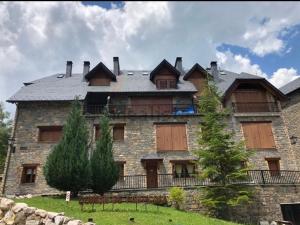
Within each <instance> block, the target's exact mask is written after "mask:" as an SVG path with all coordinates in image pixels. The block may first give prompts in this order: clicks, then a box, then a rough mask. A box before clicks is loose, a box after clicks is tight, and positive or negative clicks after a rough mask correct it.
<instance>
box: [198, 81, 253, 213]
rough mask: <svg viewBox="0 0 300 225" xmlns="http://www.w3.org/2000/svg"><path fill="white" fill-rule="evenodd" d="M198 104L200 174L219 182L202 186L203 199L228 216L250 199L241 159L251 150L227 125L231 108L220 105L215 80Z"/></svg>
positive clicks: (245, 159)
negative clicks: (239, 140) (200, 118)
mask: <svg viewBox="0 0 300 225" xmlns="http://www.w3.org/2000/svg"><path fill="white" fill-rule="evenodd" d="M198 105H199V112H200V113H201V114H202V115H203V117H202V121H201V124H200V131H199V137H198V143H199V150H198V151H197V153H198V155H199V165H200V167H201V177H202V178H203V179H209V180H210V181H211V182H214V183H216V184H217V185H215V186H209V187H205V188H204V189H203V191H204V193H203V199H202V203H203V204H204V205H205V206H207V208H208V209H209V210H210V212H211V214H212V215H214V216H216V217H218V218H223V219H229V218H230V211H231V210H230V209H232V207H234V206H237V205H241V204H243V203H247V202H249V201H250V197H251V190H250V189H249V188H248V187H247V186H244V185H242V184H241V183H242V182H240V181H244V180H245V179H246V177H247V169H248V168H246V167H241V163H242V162H246V161H247V159H248V157H249V156H250V154H249V152H247V151H246V149H245V147H244V144H243V142H235V141H234V133H233V132H232V131H230V130H229V128H228V126H227V125H228V123H227V122H228V121H229V112H228V111H227V110H226V109H223V108H222V107H221V97H220V95H219V94H218V92H217V88H216V86H215V84H214V82H213V81H212V80H209V82H208V85H207V86H206V87H205V89H204V91H203V94H202V95H201V97H200V98H199V103H198ZM234 182H235V184H234ZM238 182H240V184H237V183H238Z"/></svg>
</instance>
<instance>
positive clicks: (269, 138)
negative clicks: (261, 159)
mask: <svg viewBox="0 0 300 225" xmlns="http://www.w3.org/2000/svg"><path fill="white" fill-rule="evenodd" d="M258 126H259V129H258V132H259V136H260V141H261V148H276V146H275V141H274V136H273V132H272V123H258Z"/></svg>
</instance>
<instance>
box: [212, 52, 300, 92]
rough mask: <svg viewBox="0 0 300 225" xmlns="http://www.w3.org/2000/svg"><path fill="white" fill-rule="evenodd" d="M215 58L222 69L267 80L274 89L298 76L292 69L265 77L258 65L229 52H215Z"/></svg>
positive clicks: (282, 70)
mask: <svg viewBox="0 0 300 225" xmlns="http://www.w3.org/2000/svg"><path fill="white" fill-rule="evenodd" d="M216 57H217V59H218V62H219V65H220V67H221V68H223V69H227V70H231V71H234V72H238V73H240V72H246V73H250V74H254V75H257V76H261V77H264V78H266V79H268V80H269V81H270V82H271V83H272V84H273V85H274V86H275V87H277V88H280V87H282V86H283V85H285V84H287V83H289V82H290V81H292V80H294V79H296V78H298V77H299V76H300V75H299V74H298V73H297V70H295V69H294V68H289V69H288V68H279V69H278V70H277V71H275V72H274V73H273V74H271V75H269V76H268V75H267V74H266V73H264V72H263V71H262V69H261V68H260V66H259V65H257V64H252V62H251V60H250V59H249V58H247V57H246V56H242V55H234V54H232V53H231V52H230V51H227V52H217V53H216Z"/></svg>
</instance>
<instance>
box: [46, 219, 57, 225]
mask: <svg viewBox="0 0 300 225" xmlns="http://www.w3.org/2000/svg"><path fill="white" fill-rule="evenodd" d="M44 223H45V225H55V223H53V220H52V219H46V221H45V222H44Z"/></svg>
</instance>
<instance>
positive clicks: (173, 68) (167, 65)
mask: <svg viewBox="0 0 300 225" xmlns="http://www.w3.org/2000/svg"><path fill="white" fill-rule="evenodd" d="M162 68H166V69H168V70H169V71H170V72H172V73H174V75H175V76H176V79H177V81H178V79H179V76H180V72H179V71H178V70H177V69H176V68H175V67H174V66H172V65H171V64H170V63H169V62H168V61H167V60H166V59H164V60H163V61H162V62H161V63H160V64H158V66H157V67H155V69H154V70H152V71H151V73H150V80H151V81H153V80H154V77H155V75H156V74H158V73H159V71H160V70H161V69H162Z"/></svg>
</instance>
